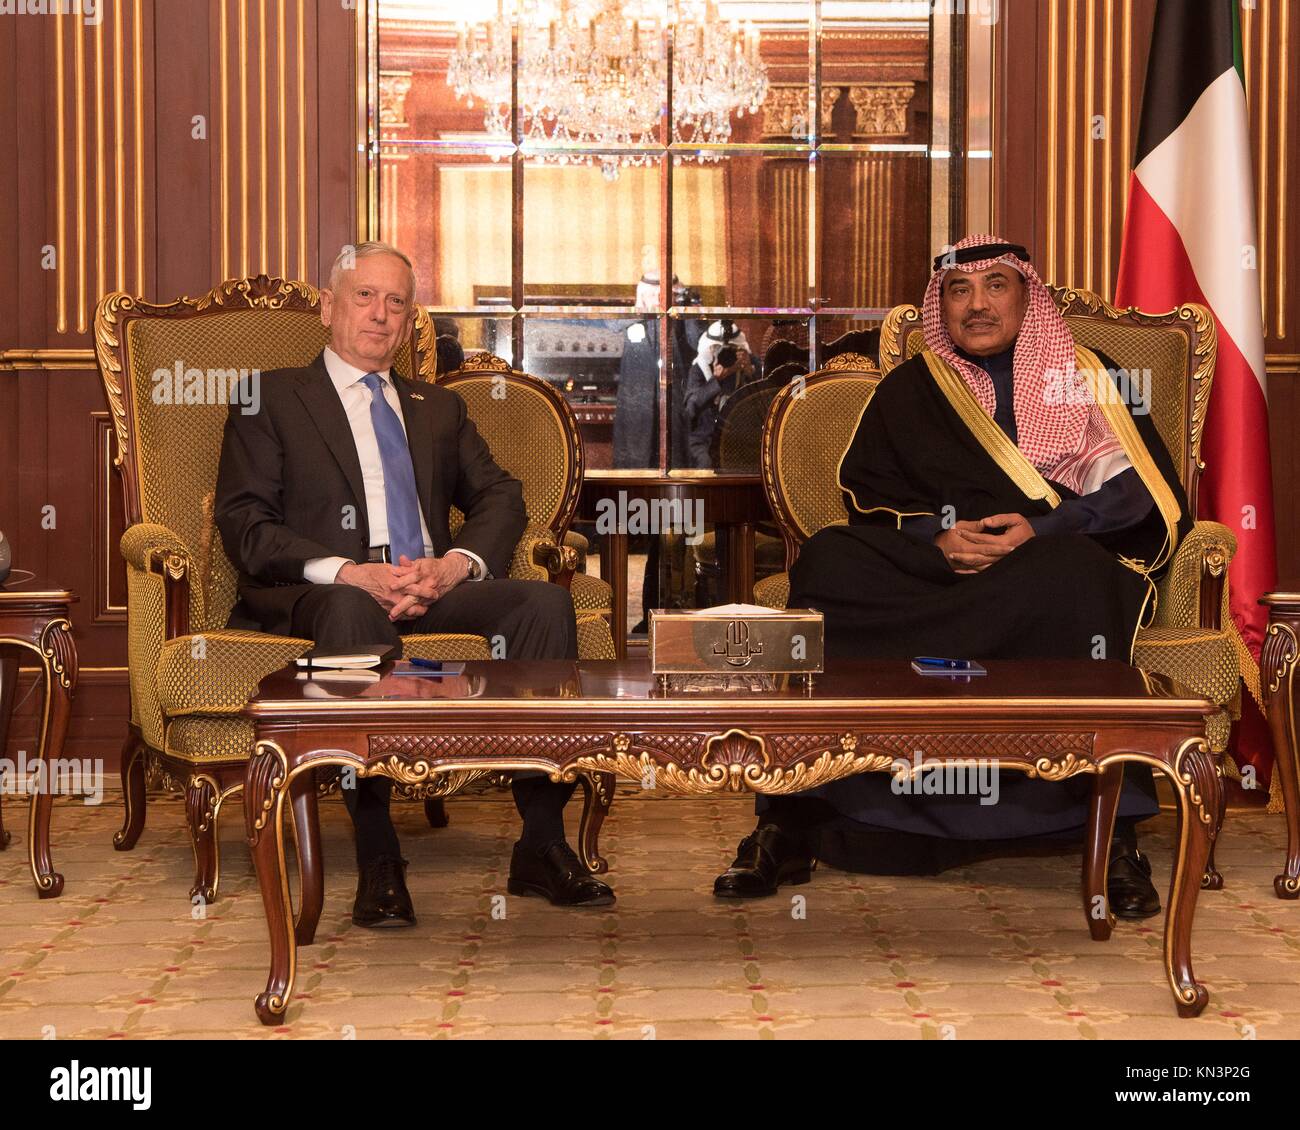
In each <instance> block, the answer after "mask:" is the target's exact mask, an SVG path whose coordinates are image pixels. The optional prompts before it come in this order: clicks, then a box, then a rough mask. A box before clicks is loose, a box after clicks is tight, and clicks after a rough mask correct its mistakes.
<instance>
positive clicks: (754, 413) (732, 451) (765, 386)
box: [709, 366, 785, 474]
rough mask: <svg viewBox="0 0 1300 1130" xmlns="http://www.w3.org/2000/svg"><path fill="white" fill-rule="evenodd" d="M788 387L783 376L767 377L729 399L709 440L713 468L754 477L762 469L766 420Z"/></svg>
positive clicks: (752, 382)
mask: <svg viewBox="0 0 1300 1130" xmlns="http://www.w3.org/2000/svg"><path fill="white" fill-rule="evenodd" d="M777 368H778V369H780V368H784V366H777ZM784 384H785V379H784V378H782V377H780V376H766V377H762V378H761V379H759V380H756V381H751V382H750V383H749V384H747V385H743V386H742V387H741V388H739V389H737V390H736V391H735V393H733V394H732V396H731V397H729V398H728V400H727V402H726V404H724V405H723V406H722V411H721V412H720V413H719V414H718V422H717V424H716V425H715V426H714V429H713V435H712V436H711V437H710V439H709V462H710V464H711V465H712V466H713V467H715V468H716V469H718V470H720V471H735V472H739V471H747V472H749V473H750V474H753V473H754V472H756V471H757V470H758V467H759V463H760V461H761V459H760V451H761V448H762V439H763V421H764V420H766V419H767V410H768V406H769V405H771V403H772V398H773V397H774V396H776V394H777V391H778V390H779V389H780V388H781V387H782V386H783V385H784Z"/></svg>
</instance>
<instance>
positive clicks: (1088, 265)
mask: <svg viewBox="0 0 1300 1130" xmlns="http://www.w3.org/2000/svg"><path fill="white" fill-rule="evenodd" d="M1083 43H1084V47H1083V57H1084V58H1085V59H1087V60H1088V65H1087V66H1085V67H1084V68H1083V127H1084V128H1083V136H1082V139H1081V140H1082V142H1083V145H1084V150H1083V278H1084V284H1083V285H1084V286H1086V287H1087V288H1088V289H1089V290H1091V291H1094V292H1095V291H1096V290H1097V280H1096V278H1095V277H1094V275H1093V273H1092V265H1093V245H1094V244H1095V242H1096V231H1097V225H1096V223H1095V219H1096V215H1095V213H1096V205H1097V200H1096V196H1097V194H1096V183H1095V175H1094V174H1095V173H1096V152H1095V150H1096V147H1097V139H1096V138H1095V137H1094V136H1093V120H1094V119H1095V118H1096V110H1097V101H1096V97H1097V75H1096V69H1095V68H1094V67H1093V66H1092V61H1093V60H1094V59H1095V58H1096V57H1097V0H1084V39H1083ZM1106 77H1107V78H1109V77H1110V76H1109V75H1108V76H1106ZM1069 285H1070V286H1074V285H1075V284H1074V283H1070V284H1069Z"/></svg>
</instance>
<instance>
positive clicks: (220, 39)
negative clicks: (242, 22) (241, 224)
mask: <svg viewBox="0 0 1300 1130" xmlns="http://www.w3.org/2000/svg"><path fill="white" fill-rule="evenodd" d="M228 39H229V30H228V27H227V19H226V0H217V43H218V50H217V54H218V56H219V58H218V64H217V68H218V73H219V75H220V80H221V84H220V88H221V96H220V97H221V130H220V132H221V156H220V163H219V166H218V169H217V176H218V178H219V180H220V183H221V277H222V278H223V279H228V278H230V115H229V111H228V109H227V108H228V107H229V105H230V64H229V62H228V61H227V60H228V57H229V43H228Z"/></svg>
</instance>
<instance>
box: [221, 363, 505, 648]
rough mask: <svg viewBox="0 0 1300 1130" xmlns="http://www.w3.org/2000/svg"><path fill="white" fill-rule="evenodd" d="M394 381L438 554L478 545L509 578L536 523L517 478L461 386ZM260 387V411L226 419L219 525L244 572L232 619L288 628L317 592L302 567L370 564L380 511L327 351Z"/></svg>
mask: <svg viewBox="0 0 1300 1130" xmlns="http://www.w3.org/2000/svg"><path fill="white" fill-rule="evenodd" d="M393 383H394V385H395V387H396V389H397V394H398V398H399V400H400V401H401V404H402V415H403V417H404V419H405V422H406V435H407V440H408V442H409V443H410V447H411V461H412V463H413V464H414V466H415V486H416V490H417V492H418V494H419V497H420V506H421V509H422V510H423V511H424V520H425V523H426V524H427V525H428V527H429V536H430V537H431V538H432V539H433V552H434V554H435V555H436V556H439V557H441V556H442V555H443V554H445V553H446V552H447V551H448V550H449V549H451V548H453V547H459V548H464V549H468V550H472V551H473V552H474V553H477V554H478V555H479V557H481V558H482V559H483V561H484V562H485V563H486V564H487V567H488V570H489V572H491V573H492V575H493V576H495V577H504V576H506V575H507V573H508V572H509V568H510V558H511V556H512V554H513V553H514V550H515V546H516V545H517V544H518V542H519V538H520V536H521V535H522V534H523V532H524V527H525V526H526V525H527V521H528V519H527V514H526V512H525V510H524V501H523V488H522V486H521V485H520V483H519V480H518V479H515V478H512V477H511V476H510V475H508V474H507V473H506V472H505V471H503V470H502V469H501V468H500V467H498V466H497V465H496V463H495V462H494V461H493V459H492V454H491V452H489V451H488V447H487V444H486V443H484V442H483V438H482V437H481V436H480V435H479V434H478V429H476V428H475V427H474V424H473V422H472V421H471V420H470V419H469V416H468V413H467V412H466V409H465V402H464V401H463V400H461V398H460V397H459V396H457V395H456V393H454V392H452V391H450V390H449V389H445V388H439V387H438V386H436V385H432V384H426V383H423V382H415V381H408V380H406V379H405V378H404V377H400V376H398V375H397V374H395V373H394V374H393ZM259 393H260V405H259V409H258V411H257V412H255V413H253V414H251V415H244V414H243V413H242V411H241V410H240V407H239V405H238V404H237V403H234V402H232V403H231V406H230V413H229V415H228V416H227V418H226V431H225V436H224V439H223V441H222V446H221V466H220V469H219V470H218V472H217V492H216V505H215V510H216V523H217V529H218V530H219V531H220V533H221V540H222V543H223V545H224V546H225V550H226V554H227V556H228V557H229V558H230V560H231V561H232V562H233V563H234V564H235V567H236V568H237V569H238V570H239V572H240V578H239V596H240V599H239V602H238V603H237V604H236V605H235V608H234V610H233V611H232V612H231V614H230V621H229V623H230V626H231V627H241V628H260V629H261V630H262V631H266V632H273V633H275V634H277V635H288V634H289V632H290V623H291V620H292V616H293V606H294V604H295V603H296V602H297V601H298V598H299V597H301V596H302V595H303V593H305V592H307V591H308V590H309V589H310V588H311V585H310V584H309V583H308V582H306V581H304V580H303V566H304V565H305V564H306V563H307V562H308V561H309V560H311V559H312V558H313V557H349V558H351V559H352V560H354V561H365V560H366V558H367V556H368V552H369V548H370V547H369V542H370V519H369V515H368V513H367V511H366V496H365V488H364V486H363V484H362V480H361V462H360V460H359V459H358V457H357V449H356V444H355V443H354V442H353V439H352V429H351V428H350V427H349V426H348V420H347V415H346V413H345V412H344V410H343V402H342V401H341V400H340V399H339V395H338V393H337V392H336V391H335V388H334V384H333V382H332V381H331V380H330V378H329V373H328V372H327V371H326V369H325V358H324V354H322V355H321V356H319V357H317V358H316V360H315V361H313V362H312V363H311V365H310V366H308V367H307V368H305V369H280V370H277V371H275V372H270V373H263V374H262V376H261V388H260V390H259ZM416 397H420V398H422V399H416ZM244 402H245V403H247V401H244ZM453 505H454V506H456V507H457V508H459V509H460V510H461V512H462V513H463V514H464V515H465V524H464V525H463V526H462V527H461V529H460V532H459V534H458V535H457V537H456V538H455V540H453V539H452V536H451V530H450V529H449V528H448V524H447V519H448V512H449V509H450V507H451V506H453Z"/></svg>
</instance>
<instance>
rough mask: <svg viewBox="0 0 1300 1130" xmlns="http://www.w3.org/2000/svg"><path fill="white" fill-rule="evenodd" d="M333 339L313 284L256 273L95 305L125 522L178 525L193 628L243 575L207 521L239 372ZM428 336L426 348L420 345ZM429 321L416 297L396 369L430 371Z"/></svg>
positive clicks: (286, 363) (299, 361)
mask: <svg viewBox="0 0 1300 1130" xmlns="http://www.w3.org/2000/svg"><path fill="white" fill-rule="evenodd" d="M328 341H329V331H328V330H326V328H325V327H324V326H322V325H321V321H320V295H319V292H318V291H317V290H316V288H315V287H313V286H310V285H309V284H307V283H302V282H296V281H293V280H287V279H279V278H269V277H267V276H266V275H259V276H258V277H256V278H251V279H232V280H230V281H228V282H225V283H222V284H221V286H219V287H217V288H216V289H214V290H212V291H210V292H209V293H208V294H205V295H203V296H202V297H201V298H197V299H191V298H180V299H177V300H176V301H175V302H172V303H168V304H166V305H155V304H153V303H150V302H145V301H144V300H143V299H141V298H136V297H133V296H131V295H129V294H125V293H122V292H115V293H112V294H108V295H105V297H104V298H103V299H102V300H101V301H100V303H99V306H98V307H97V309H96V311H95V351H96V355H97V357H98V361H99V371H100V377H101V379H102V380H103V383H104V393H105V396H106V397H107V399H108V404H109V410H110V412H111V414H112V417H113V423H114V428H115V432H116V437H117V456H116V459H115V463H116V464H117V466H118V467H119V468H120V470H121V475H122V486H123V490H124V492H125V498H126V518H127V522H128V523H129V524H131V525H134V524H136V523H138V522H147V523H157V524H159V525H163V526H166V527H167V528H169V529H170V530H172V531H173V532H174V533H176V534H177V535H178V536H179V537H180V538H181V540H182V541H183V542H184V543H185V545H186V548H187V549H188V550H189V551H190V553H191V555H192V557H193V559H194V560H195V561H196V563H197V565H198V571H199V573H200V575H199V576H198V577H197V578H193V580H192V583H191V586H190V591H191V593H192V594H194V595H193V596H192V599H191V606H192V607H191V628H192V630H194V631H200V630H209V629H213V628H217V627H220V626H222V625H224V623H225V621H226V617H227V616H228V615H229V612H230V608H231V606H232V605H233V604H234V601H235V595H236V594H235V587H236V575H235V570H234V568H233V567H232V565H231V563H230V561H229V559H228V558H227V557H226V555H225V553H224V551H223V549H222V547H221V538H220V537H219V536H217V534H216V532H215V529H214V527H213V521H212V499H213V495H214V493H215V489H216V480H217V464H218V461H219V459H220V455H221V439H222V434H223V430H224V427H225V422H226V415H227V403H228V401H229V399H230V390H231V387H232V382H233V381H236V380H238V379H239V378H240V377H241V376H242V375H243V374H245V373H250V372H252V371H253V370H257V371H259V372H269V371H271V370H273V369H282V368H287V367H293V366H302V365H307V364H309V363H310V362H311V361H312V360H313V359H314V358H315V356H316V355H317V354H318V353H319V352H320V351H321V350H322V349H323V348H324V347H325V345H326V344H327V343H328ZM421 346H422V347H421ZM433 364H434V353H433V334H432V324H431V322H430V320H429V316H428V314H427V313H426V312H425V310H424V308H423V307H419V306H417V307H416V318H415V328H414V332H413V335H412V341H410V342H408V343H406V344H405V345H403V347H402V350H401V352H400V353H399V355H398V357H397V359H396V360H395V362H394V368H395V369H396V370H397V371H398V372H399V373H403V374H404V375H408V376H409V375H410V374H411V373H412V372H415V374H416V375H417V376H419V377H421V378H422V379H431V378H432V376H433V372H432V368H433Z"/></svg>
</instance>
